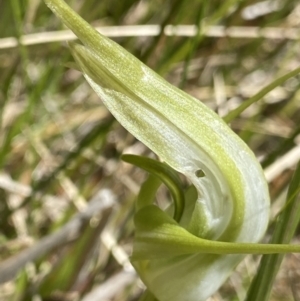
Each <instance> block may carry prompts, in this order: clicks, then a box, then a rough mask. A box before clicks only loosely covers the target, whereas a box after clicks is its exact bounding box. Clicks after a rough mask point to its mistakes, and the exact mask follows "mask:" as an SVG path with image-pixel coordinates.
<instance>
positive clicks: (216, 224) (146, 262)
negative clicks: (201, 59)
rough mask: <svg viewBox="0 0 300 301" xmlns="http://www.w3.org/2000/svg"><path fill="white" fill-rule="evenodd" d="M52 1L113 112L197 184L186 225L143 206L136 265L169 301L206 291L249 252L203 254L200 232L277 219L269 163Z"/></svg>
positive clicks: (242, 231) (221, 235) (255, 233)
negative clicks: (271, 209) (196, 242)
mask: <svg viewBox="0 0 300 301" xmlns="http://www.w3.org/2000/svg"><path fill="white" fill-rule="evenodd" d="M45 2H46V3H47V4H48V6H49V7H50V8H51V9H52V10H53V11H54V12H55V13H56V14H57V15H58V16H59V17H60V18H61V19H62V20H63V21H64V22H65V24H66V25H67V26H68V27H69V28H71V29H72V30H73V32H74V33H75V34H76V35H77V36H78V38H79V39H80V40H81V41H82V43H83V45H79V44H71V45H70V48H71V51H72V54H73V56H74V58H75V60H76V63H77V64H78V66H79V68H80V70H81V71H82V72H83V74H84V76H85V78H86V79H87V81H88V82H89V84H90V85H91V87H92V88H93V89H94V90H95V91H96V93H97V94H98V95H99V96H100V98H101V99H102V101H103V102H104V103H105V105H106V106H107V108H108V109H109V110H110V112H111V113H112V114H113V115H114V116H115V117H116V119H117V120H118V121H119V122H120V123H121V124H122V125H123V126H124V127H125V128H126V129H127V130H128V131H129V132H131V133H132V134H133V135H134V136H135V137H137V138H138V139H139V140H140V141H142V142H143V143H144V144H145V145H147V146H148V147H149V148H150V149H151V150H152V151H153V152H155V153H156V154H157V155H158V156H159V157H160V158H161V159H162V160H163V161H165V162H166V163H167V164H168V165H170V166H171V167H173V168H174V169H175V170H177V171H178V172H180V173H182V174H184V175H185V176H186V177H187V178H188V179H189V180H190V181H191V182H192V183H193V184H194V186H195V187H196V189H197V191H198V199H197V200H196V202H195V204H194V205H193V206H194V208H193V210H192V212H191V216H190V221H189V222H188V223H185V224H184V225H183V224H182V225H180V223H179V224H177V223H176V222H175V221H174V220H172V219H171V218H170V217H168V216H167V215H166V214H165V213H164V212H163V211H161V210H160V209H159V208H157V207H154V206H149V208H148V207H144V208H142V209H141V210H140V211H139V212H137V216H136V227H137V236H136V242H135V245H134V251H133V259H132V260H133V264H134V266H135V268H136V269H137V271H138V273H139V274H140V276H141V278H142V279H143V281H144V282H145V284H146V285H147V287H148V289H149V290H150V291H151V292H152V293H153V294H154V295H155V296H156V298H157V299H158V300H160V301H169V300H173V301H182V300H189V301H200V300H206V298H207V297H209V296H210V295H211V294H213V293H214V292H215V291H216V290H217V289H218V288H219V287H220V285H221V284H222V283H223V282H224V281H225V280H226V278H227V277H228V275H229V273H230V272H231V271H232V269H233V268H234V267H235V266H236V265H237V264H238V262H239V261H240V260H241V259H242V258H243V256H242V255H232V254H231V255H224V254H223V255H220V254H209V253H222V252H221V251H219V252H218V250H215V249H214V246H213V244H212V245H211V246H210V248H211V250H212V252H210V251H209V249H205V250H204V251H203V252H202V253H200V252H199V248H200V247H201V243H200V242H199V246H200V247H199V246H198V247H197V248H198V249H197V248H194V249H193V244H194V239H195V238H196V239H197V238H201V239H202V241H206V240H210V241H221V242H230V243H232V242H234V243H236V242H239V243H241V242H242V243H246V242H252V243H253V242H257V241H259V240H260V239H261V237H262V236H263V234H264V233H265V230H266V227H267V223H268V217H269V194H268V189H267V184H266V181H265V179H264V175H263V172H262V170H261V167H260V165H259V164H258V163H257V161H256V159H255V157H254V155H253V153H252V152H251V150H250V149H249V148H248V147H247V145H245V143H244V142H243V141H242V140H241V139H240V138H239V137H238V136H237V135H236V134H235V133H233V132H232V131H231V129H230V128H229V127H228V126H227V125H226V124H225V123H224V122H223V120H222V119H221V118H220V117H219V116H218V115H217V114H215V113H214V112H213V111H212V110H210V109H209V108H207V107H206V106H205V105H203V104H202V103H201V102H200V101H199V100H197V99H195V98H193V97H191V96H189V95H187V94H186V93H184V92H183V91H181V90H179V89H178V88H176V87H174V86H172V85H171V84H169V83H168V82H166V81H165V80H164V79H162V78H161V77H160V76H159V75H157V74H156V73H155V72H153V71H152V70H150V69H149V68H148V67H147V66H145V65H144V64H142V63H141V62H140V61H139V60H138V59H136V58H135V57H134V56H132V55H131V54H129V53H128V52H127V51H126V50H124V49H123V48H122V47H120V46H119V45H117V44H116V43H114V42H113V41H111V40H109V39H107V38H105V37H103V36H102V35H100V34H99V33H98V32H97V31H96V30H94V29H93V28H91V27H90V26H89V25H88V24H87V23H86V22H85V21H84V20H82V19H81V18H80V17H79V16H78V15H76V14H75V13H74V12H73V11H72V10H71V9H70V8H69V7H68V6H67V5H66V4H65V3H64V2H62V1H58V0H52V1H51V0H45ZM153 207H154V208H153ZM141 216H142V217H141ZM147 216H148V218H147ZM150 217H151V218H150ZM147 223H148V224H147ZM160 229H162V230H161V231H162V232H160ZM156 230H157V231H156ZM161 233H163V234H161ZM168 233H169V237H171V236H176V235H178V239H179V244H178V248H176V244H174V245H172V244H171V247H172V248H173V249H174V252H173V253H172V249H171V247H170V245H168V246H167V245H164V243H165V240H163V239H161V237H166V239H167V240H168ZM160 235H161V236H160ZM170 239H172V237H171V238H170ZM180 241H182V245H180ZM151 244H152V247H151ZM166 244H167V243H166ZM160 250H161V251H160ZM164 250H165V251H164ZM224 252H225V251H224ZM225 253H227V254H228V253H234V252H231V251H230V250H227V252H225ZM236 253H239V252H236ZM241 253H245V252H241Z"/></svg>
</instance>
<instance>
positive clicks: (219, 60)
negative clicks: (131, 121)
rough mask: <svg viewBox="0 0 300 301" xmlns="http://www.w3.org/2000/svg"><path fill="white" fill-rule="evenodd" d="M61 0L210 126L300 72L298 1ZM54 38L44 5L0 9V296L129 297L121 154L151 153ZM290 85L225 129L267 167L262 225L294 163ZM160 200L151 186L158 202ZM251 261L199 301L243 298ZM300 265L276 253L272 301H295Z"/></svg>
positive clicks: (132, 189)
mask: <svg viewBox="0 0 300 301" xmlns="http://www.w3.org/2000/svg"><path fill="white" fill-rule="evenodd" d="M67 3H68V4H70V5H71V6H72V7H73V8H74V9H75V10H76V11H77V12H78V13H79V14H80V15H81V16H82V17H83V18H85V19H86V20H87V21H88V22H90V23H91V24H93V25H94V26H97V27H105V28H104V29H105V30H106V33H108V34H109V35H113V39H114V40H116V41H117V42H118V43H120V44H121V45H122V46H123V47H125V48H126V49H127V50H128V51H130V52H131V53H133V54H134V55H135V56H137V57H138V58H139V59H141V60H142V61H143V62H145V63H146V64H147V65H149V66H150V67H151V68H153V69H154V70H155V71H157V72H158V73H159V74H161V75H162V76H163V77H165V78H166V79H167V80H168V81H170V82H171V83H173V84H175V85H177V86H179V87H181V88H182V89H184V90H185V91H187V92H188V93H190V94H191V95H193V96H195V97H196V98H198V99H200V100H201V101H203V102H204V103H205V104H207V105H208V106H210V107H211V108H212V109H213V110H215V111H217V112H218V113H219V114H220V115H221V116H225V115H226V114H227V113H228V112H229V111H230V110H232V109H234V108H235V107H237V106H238V105H239V104H241V103H242V102H243V101H245V100H247V99H248V98H249V97H251V96H253V95H254V94H255V93H256V92H258V91H259V90H260V89H262V88H263V87H264V86H266V85H267V84H269V83H270V82H271V81H273V80H275V79H276V78H278V77H279V76H282V75H284V74H286V73H288V72H289V71H291V70H293V69H295V68H297V67H299V61H300V52H299V41H298V40H299V38H300V29H298V28H299V25H300V3H299V1H295V0H276V1H272V0H267V1H255V0H244V1H240V0H224V1H219V0H210V1H205V0H202V1H201V0H198V1H197V0H189V1H183V0H172V1H171V0H152V1H150V0H123V1H120V0H102V1H95V0H68V1H67ZM170 24H172V25H176V26H178V27H172V28H170V26H168V25H170ZM129 25H134V26H136V27H134V28H132V27H129ZM149 25H156V26H154V27H153V26H152V27H151V26H149ZM183 25H185V26H183ZM195 25H196V26H195ZM104 29H103V30H104ZM160 29H161V30H160ZM65 30H66V28H64V27H63V25H62V24H61V22H60V21H59V20H58V19H57V18H56V17H55V16H54V15H53V14H52V13H51V12H50V10H49V9H48V8H47V7H46V6H45V5H44V3H43V1H42V0H10V1H7V0H0V106H1V110H0V125H1V132H0V197H1V201H0V282H1V283H2V284H1V285H0V300H14V301H17V300H85V301H93V300H132V301H133V300H138V298H139V295H140V294H141V292H142V291H143V289H144V287H143V285H142V283H141V282H140V280H139V279H138V277H137V276H136V275H135V273H134V271H133V270H132V268H131V265H130V262H129V256H130V252H131V242H132V239H133V234H134V228H133V221H132V217H133V213H134V199H135V196H136V194H137V192H138V190H139V186H140V184H141V182H142V180H143V179H145V177H146V174H145V173H144V172H142V171H140V170H138V169H136V168H134V167H132V166H130V165H128V164H125V163H122V162H121V160H120V155H121V154H122V153H133V154H138V155H147V156H149V155H150V156H153V154H151V153H150V151H149V150H148V149H147V148H146V147H145V146H144V145H142V144H141V143H140V142H139V141H137V140H136V139H135V138H134V137H132V136H131V135H130V134H129V133H127V132H126V131H125V130H124V129H123V128H122V127H121V126H120V125H119V124H118V123H117V122H116V121H115V120H114V119H113V118H112V116H111V115H110V114H109V113H108V111H107V110H106V109H105V107H104V106H103V105H102V103H101V100H100V99H98V97H97V96H96V95H95V93H94V92H93V91H92V89H91V88H90V87H89V86H88V84H87V83H86V82H85V81H84V79H83V77H82V76H81V74H80V73H79V72H78V71H76V70H74V69H70V68H68V66H69V65H70V64H69V63H70V62H72V58H71V55H70V53H69V50H68V48H67V47H66V44H65V42H64V41H65V40H68V39H70V35H69V33H68V32H65ZM68 64H69V65H68ZM299 79H300V78H299V76H295V77H293V78H291V79H289V80H287V81H286V82H284V84H282V85H281V86H277V87H276V88H275V89H274V90H273V91H272V92H270V93H269V94H267V95H266V96H265V97H264V98H263V99H262V100H260V101H259V102H257V103H255V104H253V105H252V106H251V107H250V108H248V109H247V110H246V111H245V112H244V113H243V114H241V115H240V116H239V117H238V118H236V119H235V120H233V121H232V123H231V127H232V129H233V130H234V131H236V132H237V133H238V134H239V135H240V137H241V138H242V139H243V140H244V141H245V142H246V143H247V144H248V145H249V146H250V147H251V148H252V150H253V151H254V152H255V154H256V155H257V157H258V159H259V160H260V162H261V163H262V165H263V167H264V169H265V173H266V177H267V180H268V182H269V185H270V193H271V198H272V214H271V221H274V218H275V216H276V215H277V213H278V212H279V211H280V210H281V208H282V204H283V202H284V200H285V196H286V193H287V187H288V184H289V183H290V181H291V176H292V174H293V170H294V168H295V166H296V163H297V161H298V160H299V159H300V144H299V142H300V136H299V134H300V122H299V121H300V82H299ZM199 118H201V116H199ZM168 197H169V195H168V192H167V191H166V190H165V189H163V188H162V189H160V190H159V192H158V194H157V199H158V202H161V201H162V200H164V199H166V198H168ZM268 233H269V234H268V235H270V233H272V223H271V227H270V229H269V232H268ZM266 241H267V239H266ZM296 241H297V238H295V242H296ZM258 260H259V257H257V256H255V257H253V256H248V257H246V259H245V260H244V261H243V262H242V263H241V264H240V265H239V267H238V268H237V270H236V271H235V272H234V273H233V275H231V277H230V278H229V280H228V281H227V283H226V284H225V285H224V287H223V288H222V289H221V290H220V292H218V293H217V294H215V295H214V296H213V297H212V298H211V299H210V300H211V301H213V300H218V301H221V300H230V301H233V300H243V299H244V297H245V294H246V291H247V288H248V287H249V284H250V282H251V279H252V277H253V275H254V274H255V271H256V267H257V263H258ZM299 265H300V257H299V256H298V255H295V254H290V255H287V256H286V258H285V261H284V263H283V265H282V266H281V269H280V272H279V274H278V276H277V280H276V282H275V284H274V287H273V291H272V296H271V300H274V301H275V300H276V301H277V300H278V301H279V300H282V301H287V300H300V282H299V279H300V272H299ZM183 301H185V300H183ZM187 301H188V300H187Z"/></svg>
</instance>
